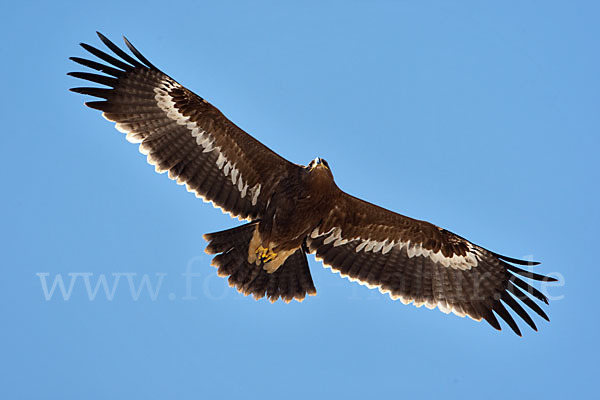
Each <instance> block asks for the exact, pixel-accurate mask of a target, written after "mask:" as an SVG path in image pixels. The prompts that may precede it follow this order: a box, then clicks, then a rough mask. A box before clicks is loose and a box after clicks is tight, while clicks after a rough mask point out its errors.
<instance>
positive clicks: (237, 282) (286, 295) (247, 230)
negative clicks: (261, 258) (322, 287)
mask: <svg viewBox="0 0 600 400" xmlns="http://www.w3.org/2000/svg"><path fill="white" fill-rule="evenodd" d="M255 229H258V222H250V223H248V224H245V225H242V226H239V227H236V228H232V229H228V230H225V231H220V232H214V233H207V234H205V235H204V239H205V240H206V241H208V242H209V243H208V245H207V246H206V250H205V251H206V253H208V254H217V255H216V256H215V257H214V258H213V260H212V262H211V264H212V265H213V266H215V267H217V268H218V274H219V276H222V277H227V276H228V277H229V279H228V281H229V285H230V286H235V288H236V289H237V290H238V291H239V292H240V293H243V294H244V295H246V296H247V295H249V294H252V295H253V296H254V298H255V299H257V300H258V299H260V298H262V297H265V295H266V296H267V297H268V298H269V300H270V301H271V302H275V301H277V300H278V299H279V298H281V299H283V300H284V301H285V302H290V301H291V300H292V299H296V300H297V301H302V300H304V298H305V297H306V294H309V295H311V296H314V295H315V294H316V293H317V291H316V289H315V286H314V284H313V281H312V277H311V275H310V270H309V269H308V260H307V259H306V253H305V251H304V249H303V248H300V249H298V250H297V251H296V252H295V253H294V254H292V255H291V256H289V257H288V258H287V260H286V261H285V263H284V264H283V265H282V266H281V267H279V268H278V269H277V270H276V271H275V272H273V273H268V272H267V271H265V270H264V269H263V267H262V265H257V264H255V263H252V264H250V263H249V262H248V246H249V244H250V240H251V239H252V235H253V233H254V230H255Z"/></svg>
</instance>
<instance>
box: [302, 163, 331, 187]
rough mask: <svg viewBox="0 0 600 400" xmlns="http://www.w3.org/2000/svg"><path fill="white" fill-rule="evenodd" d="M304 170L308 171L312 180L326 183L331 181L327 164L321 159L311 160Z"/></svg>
mask: <svg viewBox="0 0 600 400" xmlns="http://www.w3.org/2000/svg"><path fill="white" fill-rule="evenodd" d="M306 169H307V170H308V172H309V175H310V176H311V177H313V178H317V179H318V180H321V179H325V180H327V181H333V174H332V173H331V170H330V169H329V164H328V163H327V161H325V160H324V159H322V158H321V157H317V158H315V159H314V160H312V161H311V162H310V163H309V164H308V165H307V166H306Z"/></svg>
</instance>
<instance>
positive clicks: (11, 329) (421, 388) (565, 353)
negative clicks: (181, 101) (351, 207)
mask: <svg viewBox="0 0 600 400" xmlns="http://www.w3.org/2000/svg"><path fill="white" fill-rule="evenodd" d="M214 3H215V2H201V1H197V2H170V3H169V2H164V1H144V2H125V3H124V4H121V2H112V1H104V2H102V3H92V2H89V3H87V4H86V2H62V1H57V2H27V1H23V2H10V3H7V4H5V5H3V6H2V13H3V15H4V16H5V21H4V23H3V24H2V26H0V31H1V32H2V36H3V39H4V40H3V45H2V46H1V47H0V54H1V56H2V60H3V62H2V64H1V66H0V69H1V72H2V76H4V80H3V95H2V96H0V101H1V102H2V107H0V110H1V111H0V112H1V113H2V122H3V124H4V128H3V129H2V134H1V135H0V156H1V158H2V161H3V168H2V171H1V172H0V174H1V177H2V183H3V191H2V196H1V199H2V200H1V201H2V208H1V209H2V211H1V214H0V218H1V221H2V227H3V229H2V230H0V235H1V237H0V238H1V243H2V267H3V268H2V271H3V277H2V279H0V313H1V314H0V315H1V316H2V320H3V322H2V324H0V343H2V345H1V346H0V397H1V398H6V399H9V398H37V399H42V398H61V399H83V398H85V399H106V398H115V397H116V398H144V399H154V398H156V399H164V398H182V399H192V398H193V399H198V398H201V399H204V398H215V399H219V398H233V397H234V396H235V397H241V396H244V398H258V397H259V396H261V397H265V396H266V397H274V396H277V397H278V398H284V399H304V398H308V397H310V398H331V397H332V396H335V398H338V397H339V398H347V399H350V398H367V396H369V398H370V397H371V396H385V397H390V398H396V397H407V398H428V397H433V396H444V397H445V398H465V397H466V398H469V397H475V396H477V397H482V396H485V397H486V398H490V399H500V398H506V397H508V396H511V397H514V396H516V397H523V396H526V395H527V396H535V397H539V398H545V399H552V398H564V397H566V396H570V395H572V394H573V393H579V394H580V395H581V397H582V398H585V397H592V396H593V395H595V394H597V390H595V389H596V388H595V387H594V388H592V384H593V382H594V379H595V378H596V372H597V363H596V360H597V358H598V355H599V354H598V347H597V337H598V328H599V323H598V311H597V308H596V305H595V302H596V298H595V296H594V295H593V293H595V292H596V290H597V289H596V282H595V281H594V280H593V279H592V278H593V277H595V272H596V271H597V261H596V260H597V257H596V252H597V250H598V243H597V237H598V235H597V230H596V229H597V226H598V223H599V222H600V219H599V214H598V207H597V205H598V203H599V202H600V195H599V186H598V181H599V178H600V174H599V172H600V168H599V162H598V159H599V157H598V149H599V145H600V140H599V132H600V129H599V128H600V113H599V112H598V110H599V105H600V101H599V100H600V98H599V97H600V84H599V83H600V82H599V76H600V75H598V71H599V70H600V59H599V53H598V51H597V49H598V37H600V29H599V26H598V23H597V21H598V17H599V11H600V10H599V6H598V3H597V2H591V1H590V2H585V1H580V2H553V1H544V2H542V1H525V2H524V1H519V2H516V1H515V2H502V4H500V3H498V2H479V1H464V2H445V1H437V2H436V1H369V2H367V1H364V2H360V1H343V2H342V1H337V2H336V1H323V2H295V3H292V2H263V1H255V2H227V1H225V2H219V4H218V5H215V4H214ZM96 30H99V31H101V32H103V33H104V34H105V35H107V36H108V37H109V38H111V39H113V40H115V41H120V36H121V35H126V36H127V37H128V38H129V39H130V40H131V41H132V42H133V43H134V44H135V45H136V47H137V48H138V49H140V50H141V51H142V53H143V54H144V55H145V56H146V57H148V58H149V59H150V60H151V61H152V62H153V63H154V64H156V65H157V66H158V67H160V68H161V69H162V70H164V71H166V72H167V73H169V74H170V75H171V76H172V77H174V78H175V79H177V80H178V81H179V82H181V83H182V84H184V85H186V86H187V87H189V88H190V89H192V90H194V91H195V92H196V93H198V94H200V95H202V96H203V97H205V98H206V99H208V100H209V101H211V102H212V103H213V104H215V105H216V106H217V107H219V108H220V109H221V110H222V111H223V112H224V113H225V114H226V115H227V116H228V117H229V118H230V119H232V120H233V121H234V122H235V123H237V124H238V125H240V126H241V127H242V128H244V129H245V130H246V131H248V132H249V133H251V134H253V135H254V136H255V137H257V138H258V139H259V140H261V141H262V142H264V143H265V144H267V145H268V146H269V147H271V148H272V149H274V150H275V151H277V152H278V153H279V154H281V155H282V156H284V157H286V158H288V159H290V160H292V161H294V162H298V163H307V162H309V161H310V160H311V159H312V158H314V157H316V156H321V157H324V158H326V159H327V160H328V162H329V164H330V165H331V167H332V170H333V173H334V175H335V177H336V181H337V183H338V185H339V186H340V187H342V188H343V189H344V190H346V191H348V192H350V193H352V194H354V195H356V196H359V197H361V198H364V199H366V200H369V201H372V202H374V203H377V204H380V205H382V206H384V207H387V208H390V209H392V210H394V211H397V212H400V213H402V214H405V215H409V216H412V217H416V218H419V219H426V220H429V221H431V222H434V223H436V224H437V225H440V226H442V227H445V228H447V229H449V230H451V231H454V232H456V233H458V234H460V235H462V236H465V237H467V238H468V239H470V240H472V241H474V242H475V243H477V244H480V245H482V246H484V247H487V248H490V249H491V250H494V251H497V252H499V253H502V254H506V255H509V256H513V257H519V258H533V259H535V260H538V261H541V262H542V265H541V266H540V267H538V269H537V270H538V271H539V272H542V273H547V274H552V275H553V276H558V277H560V278H561V284H560V285H553V286H548V287H545V288H544V290H545V291H546V293H547V294H548V295H549V296H550V297H551V298H552V299H553V301H552V302H551V304H550V307H546V308H545V309H546V310H547V311H548V314H549V316H550V319H551V322H550V323H546V322H545V321H543V320H541V319H540V318H536V319H535V320H536V322H537V323H538V326H539V332H537V333H536V332H533V331H531V330H529V329H528V328H527V327H526V326H525V324H521V326H522V328H523V331H524V336H523V337H522V338H518V337H516V336H515V335H513V334H512V333H511V332H510V331H509V330H507V329H508V328H507V327H505V329H504V330H503V331H502V332H496V331H495V330H493V329H492V328H490V327H489V326H487V325H486V324H484V323H476V322H474V321H472V320H469V319H461V318H458V317H455V316H447V315H444V314H442V313H440V312H439V311H429V310H426V309H416V308H415V307H412V306H404V305H402V304H401V303H399V302H394V301H392V300H390V299H389V298H388V297H387V296H383V295H380V294H379V293H378V292H376V291H371V290H369V289H367V288H364V287H362V286H358V285H357V284H353V283H349V282H348V281H347V280H345V279H341V278H340V277H339V276H338V275H335V274H332V273H331V272H329V271H328V270H325V269H323V268H322V267H321V265H320V264H319V263H317V262H315V261H314V258H313V257H312V256H311V257H310V258H309V262H310V266H311V270H312V274H313V279H314V281H315V285H316V287H317V290H318V296H316V297H311V298H309V299H307V300H306V301H304V303H302V304H299V303H291V304H288V305H286V304H279V303H277V304H270V303H268V302H266V301H264V300H263V301H259V302H256V301H254V300H253V299H251V298H245V297H243V296H241V295H239V294H238V293H237V292H236V291H235V290H233V289H230V288H229V287H228V286H227V282H226V281H225V280H223V279H220V278H218V277H217V276H216V274H215V270H214V268H213V267H210V266H209V263H210V257H209V256H208V255H205V254H204V252H203V249H204V247H205V242H204V240H203V239H202V234H203V233H205V232H211V231H215V230H221V229H226V228H229V227H232V226H235V225H237V224H239V223H238V222H237V221H235V220H232V219H230V218H229V217H228V216H225V215H223V214H221V212H219V211H218V210H216V209H214V208H212V207H211V206H209V205H207V204H203V203H202V201H200V200H198V199H196V198H194V196H192V195H191V194H189V193H187V192H186V191H185V190H184V189H183V188H182V187H179V186H177V185H176V184H174V183H173V182H172V181H170V180H169V179H168V178H167V177H166V176H164V175H157V174H155V173H154V172H153V168H152V167H151V166H149V165H148V164H146V162H145V159H144V156H142V155H141V154H139V153H138V151H137V150H136V147H135V146H134V145H132V144H129V143H127V142H126V141H125V139H124V137H123V135H121V134H120V133H118V132H117V131H116V130H115V129H114V128H113V127H112V125H111V124H109V123H107V122H106V121H105V120H103V119H102V118H101V117H100V115H99V113H98V112H95V111H93V110H90V109H86V108H85V107H83V105H82V103H83V101H84V98H83V97H82V96H80V95H76V94H74V93H70V92H68V91H67V89H68V88H69V87H72V86H79V85H80V83H79V82H76V80H75V79H73V78H70V77H67V76H66V75H65V74H66V72H68V71H73V70H80V68H78V67H77V66H75V65H74V64H73V63H72V62H70V61H69V60H68V57H69V56H84V55H85V52H84V51H83V49H81V48H80V47H79V46H78V45H77V44H78V43H79V42H81V41H84V42H87V43H90V44H92V45H99V44H100V42H99V40H98V39H97V37H96V36H95V33H94V32H95V31H96ZM186 271H189V272H190V273H193V274H194V275H190V276H191V278H190V280H189V282H190V284H189V285H188V286H186V278H185V277H184V276H182V274H185V273H186ZM69 274H71V275H69ZM57 276H60V277H62V279H63V280H64V283H65V290H67V291H68V289H69V284H70V282H71V278H72V279H73V288H72V291H71V293H70V295H68V296H67V299H66V300H65V299H64V298H63V296H62V294H61V292H60V288H58V287H57V288H55V291H54V293H53V294H52V295H51V296H50V295H49V294H48V293H46V294H48V296H46V295H45V293H44V288H43V285H42V283H43V282H46V283H47V285H48V290H50V288H51V285H52V282H54V280H55V279H56V278H57ZM101 277H105V278H106V279H107V282H108V283H109V286H111V285H113V284H114V283H115V281H116V280H117V279H118V284H117V285H115V286H114V287H115V291H114V293H108V294H107V293H105V292H104V291H103V289H100V290H99V291H98V293H96V296H95V297H94V298H93V299H90V296H89V295H88V293H87V291H86V286H85V282H86V279H87V280H88V282H90V288H91V289H94V287H95V284H96V282H97V281H98V279H101ZM144 279H147V280H148V281H147V282H148V283H150V284H151V285H152V288H153V290H154V292H152V293H149V292H148V290H147V287H143V288H142V290H141V291H140V292H139V293H138V290H139V288H140V285H141V283H142V282H143V280H144ZM159 282H160V287H157V285H158V283H159ZM111 287H112V286H111ZM132 290H133V291H132ZM47 297H48V299H47ZM109 298H110V299H111V300H109Z"/></svg>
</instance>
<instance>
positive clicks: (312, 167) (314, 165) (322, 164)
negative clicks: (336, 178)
mask: <svg viewBox="0 0 600 400" xmlns="http://www.w3.org/2000/svg"><path fill="white" fill-rule="evenodd" d="M306 168H308V170H309V171H310V172H313V171H316V170H319V169H321V168H323V169H325V170H328V171H329V164H328V163H327V161H325V160H324V159H323V158H321V157H317V158H315V159H314V160H312V161H311V162H310V163H308V166H307V167H306Z"/></svg>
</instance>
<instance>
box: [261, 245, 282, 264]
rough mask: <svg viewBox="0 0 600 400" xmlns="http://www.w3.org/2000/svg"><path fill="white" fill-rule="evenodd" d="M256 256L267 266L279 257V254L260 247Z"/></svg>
mask: <svg viewBox="0 0 600 400" xmlns="http://www.w3.org/2000/svg"><path fill="white" fill-rule="evenodd" d="M256 255H257V256H258V259H259V260H260V261H262V262H263V264H266V263H268V262H269V261H271V260H274V259H275V257H277V253H275V252H274V251H272V250H270V249H266V248H264V247H262V246H258V248H257V249H256Z"/></svg>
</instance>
